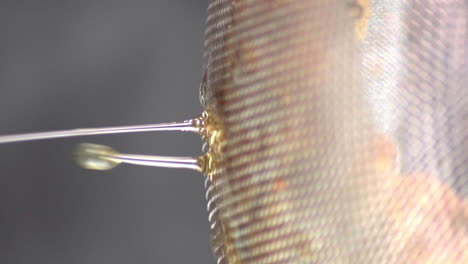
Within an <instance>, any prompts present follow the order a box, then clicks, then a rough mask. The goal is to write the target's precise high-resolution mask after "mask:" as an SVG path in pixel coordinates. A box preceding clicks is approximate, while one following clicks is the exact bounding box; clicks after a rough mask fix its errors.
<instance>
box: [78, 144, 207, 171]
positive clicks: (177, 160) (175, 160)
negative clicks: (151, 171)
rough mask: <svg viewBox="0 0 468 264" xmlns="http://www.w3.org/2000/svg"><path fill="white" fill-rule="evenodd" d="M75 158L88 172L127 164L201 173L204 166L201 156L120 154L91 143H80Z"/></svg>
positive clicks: (109, 148) (107, 147) (106, 147)
mask: <svg viewBox="0 0 468 264" xmlns="http://www.w3.org/2000/svg"><path fill="white" fill-rule="evenodd" d="M75 158H76V161H77V162H78V164H79V165H80V166H82V167H83V168H86V169H90V170H110V169H112V168H114V167H115V166H117V165H119V164H120V163H128V164H135V165H144V166H154V167H165V168H182V169H191V170H196V171H202V168H203V164H204V159H203V156H202V157H199V158H188V157H162V156H147V155H134V154H122V153H119V152H117V151H116V150H115V149H113V148H111V147H109V146H105V145H97V144H91V143H81V144H80V145H78V147H77V149H76V151H75Z"/></svg>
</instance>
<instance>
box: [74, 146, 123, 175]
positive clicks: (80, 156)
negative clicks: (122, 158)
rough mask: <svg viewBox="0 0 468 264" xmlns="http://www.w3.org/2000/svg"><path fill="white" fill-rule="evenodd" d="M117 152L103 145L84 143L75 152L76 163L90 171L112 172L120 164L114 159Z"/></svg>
mask: <svg viewBox="0 0 468 264" xmlns="http://www.w3.org/2000/svg"><path fill="white" fill-rule="evenodd" d="M116 154H117V151H115V150H114V149H113V148H111V147H108V146H103V145H97V144H90V143H82V144H79V145H78V147H77V149H76V151H75V158H76V162H77V163H78V164H79V165H80V166H81V167H83V168H86V169H90V170H110V169H112V168H114V167H115V166H117V165H118V164H119V163H120V162H118V161H116V160H114V159H112V158H111V157H112V156H115V155H116Z"/></svg>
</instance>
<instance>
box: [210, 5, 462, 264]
mask: <svg viewBox="0 0 468 264" xmlns="http://www.w3.org/2000/svg"><path fill="white" fill-rule="evenodd" d="M369 2H370V3H369ZM467 47H468V2H467V1H462V0H459V1H457V0H452V1H449V0H447V1H442V0H440V1H427V0H411V1H403V0H401V1H394V0H393V1H392V0H374V1H367V0H360V1H355V2H353V1H345V0H316V1H309V0H232V1H228V0H211V2H210V5H209V8H208V19H207V29H206V40H205V61H206V65H205V67H206V88H207V90H206V91H205V92H204V94H203V97H204V98H203V100H202V101H203V102H207V103H206V107H207V108H208V111H210V112H212V113H213V114H214V115H216V116H217V117H218V118H219V120H220V122H221V129H222V130H223V135H224V137H223V140H222V141H221V142H220V143H219V144H221V145H220V148H219V149H220V153H218V154H217V155H218V157H217V169H216V171H215V173H214V175H211V177H209V178H208V177H207V178H206V189H207V199H208V210H209V213H210V214H209V217H210V219H209V220H210V222H211V228H212V241H213V248H214V252H215V255H216V256H217V258H218V263H468V252H467V250H466V249H467V248H468V202H467V201H466V199H467V197H468V183H467V180H468V165H467V162H468V101H467V100H468V99H467V98H468V86H467V85H468V81H467V77H466V75H467V73H468V68H467V67H468V66H467V56H468V54H467Z"/></svg>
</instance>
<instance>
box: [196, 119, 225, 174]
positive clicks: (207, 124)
mask: <svg viewBox="0 0 468 264" xmlns="http://www.w3.org/2000/svg"><path fill="white" fill-rule="evenodd" d="M200 120H201V121H200V127H201V130H200V134H201V136H202V140H203V141H204V149H207V152H206V153H205V155H203V156H202V157H201V159H202V167H201V171H202V173H204V174H205V175H206V176H207V177H209V178H210V180H211V181H213V180H214V176H215V175H216V174H218V173H219V170H218V164H219V160H220V159H221V155H222V152H221V150H222V145H223V132H222V125H221V122H220V121H219V119H218V118H217V117H216V115H215V114H214V113H213V112H212V111H209V110H207V111H205V112H203V114H202V116H201V118H200Z"/></svg>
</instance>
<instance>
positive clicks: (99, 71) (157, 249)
mask: <svg viewBox="0 0 468 264" xmlns="http://www.w3.org/2000/svg"><path fill="white" fill-rule="evenodd" d="M207 3H208V1H207V0H152V1H139V0H132V1H116V0H107V1H106V0H62V1H1V2H0V89H1V90H0V91H1V93H0V134H11V133H23V132H37V131H46V130H56V129H69V128H78V127H99V126H118V125H132V124H146V123H156V122H168V121H179V120H184V119H188V118H192V117H195V116H197V115H198V114H199V113H200V112H201V107H200V106H199V102H198V85H199V82H200V79H201V76H202V50H203V48H202V46H203V45H202V44H203V30H204V22H205V11H206V7H207ZM79 142H93V143H100V144H108V145H111V146H113V147H115V148H116V149H117V150H120V151H122V152H126V153H139V154H153V155H174V156H190V155H199V154H200V153H201V145H202V144H201V141H200V139H199V138H198V137H197V136H196V135H193V134H182V133H175V134H174V133H145V134H131V135H112V136H98V137H85V138H73V139H62V140H53V141H42V142H33V143H20V144H9V145H0V175H1V177H0V181H1V183H0V263H7V264H10V263H14V264H16V263H34V264H38V263H70V264H71V263H104V264H105V263H113V264H120V263H138V264H143V263H214V259H213V257H212V254H211V249H210V246H209V229H208V221H207V213H206V202H205V198H204V189H203V176H202V175H200V174H198V173H195V172H192V171H186V170H171V169H158V168H151V167H137V166H125V165H122V166H119V167H117V168H115V169H114V170H111V171H105V172H96V171H87V170H83V169H81V168H79V167H77V166H76V165H75V163H74V162H73V158H72V152H73V149H74V147H75V145H76V144H78V143H79Z"/></svg>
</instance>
